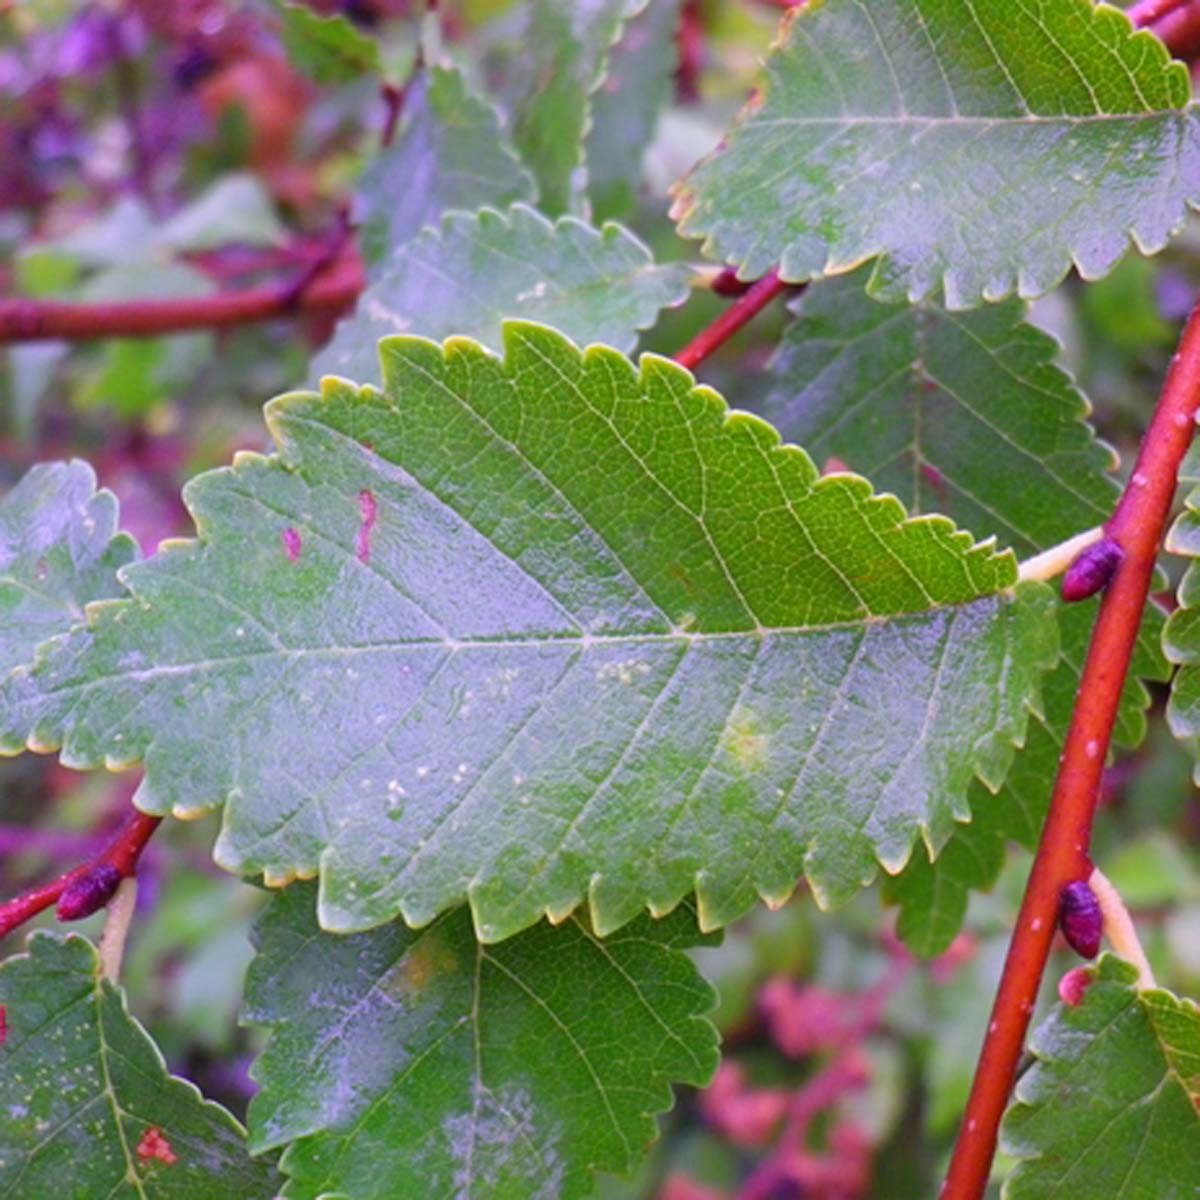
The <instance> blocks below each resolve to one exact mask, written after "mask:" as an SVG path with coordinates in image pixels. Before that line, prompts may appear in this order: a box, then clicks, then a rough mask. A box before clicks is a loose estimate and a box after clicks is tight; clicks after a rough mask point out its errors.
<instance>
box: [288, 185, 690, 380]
mask: <svg viewBox="0 0 1200 1200" xmlns="http://www.w3.org/2000/svg"><path fill="white" fill-rule="evenodd" d="M687 294H688V270H687V268H686V267H684V266H682V265H680V264H674V265H671V266H657V265H655V263H654V261H653V260H652V259H651V257H650V251H649V250H647V249H646V247H645V246H643V245H642V243H641V242H639V241H638V239H637V238H635V237H634V236H633V234H631V233H629V232H628V231H627V230H625V229H623V228H622V227H621V226H620V225H616V224H612V223H609V224H606V225H605V226H604V228H603V229H593V228H592V227H591V226H590V225H585V224H584V223H583V222H582V221H579V220H576V219H575V218H574V217H562V218H560V219H559V220H558V221H556V222H553V223H551V222H550V221H548V220H546V218H545V217H543V216H542V215H541V214H540V213H538V212H535V211H534V210H533V209H532V208H527V207H526V206H525V205H523V204H518V205H516V206H514V207H513V208H512V209H510V210H509V212H507V213H499V212H494V211H492V210H491V209H487V208H485V209H483V210H482V211H481V212H478V213H474V214H467V213H462V214H458V215H450V216H447V217H446V218H444V220H443V221H442V225H441V229H440V230H435V229H427V230H426V231H425V232H424V233H422V234H421V236H420V237H418V238H416V240H414V241H412V242H410V243H408V245H406V246H403V247H400V248H399V249H397V250H396V251H395V253H394V254H393V255H392V257H391V259H389V261H388V263H387V265H386V266H385V267H384V268H383V270H382V272H381V274H380V275H379V277H378V278H377V279H376V280H375V282H374V283H372V284H371V285H370V286H369V287H368V288H367V290H366V291H365V292H364V293H363V295H362V296H361V297H360V298H359V301H358V308H357V310H356V312H355V314H354V316H353V317H350V318H348V319H347V320H345V321H343V322H342V323H341V325H339V326H338V330H337V333H336V334H335V335H334V338H333V341H332V342H330V344H329V346H328V347H327V348H326V349H325V350H323V351H322V352H321V353H320V354H319V355H317V357H316V359H315V361H314V362H313V368H312V373H313V376H314V378H320V376H321V375H324V374H335V375H341V376H342V377H344V378H348V379H357V380H360V381H362V382H366V383H378V382H379V349H378V347H379V340H380V338H383V337H386V336H388V335H389V334H395V333H416V334H420V335H421V336H423V337H429V338H434V339H436V340H438V341H440V340H441V339H442V338H446V337H450V336H451V335H452V334H461V335H463V336H465V337H471V338H475V339H476V340H477V341H480V342H483V343H484V345H486V346H489V347H491V348H492V349H494V350H499V349H500V347H501V324H502V323H503V321H504V320H505V319H506V318H509V317H521V318H524V319H526V320H531V321H540V322H542V323H543V324H546V325H553V326H554V327H555V328H556V329H560V330H562V332H563V333H565V334H567V336H568V337H571V338H574V339H575V340H576V341H578V342H581V343H585V344H586V343H587V342H604V343H605V344H606V345H612V346H616V347H618V348H619V349H621V350H632V349H633V347H634V345H635V344H636V342H637V331H638V330H639V329H645V328H646V327H647V326H650V325H653V324H654V322H655V320H656V319H657V317H658V314H659V311H660V310H661V309H663V308H666V307H667V306H668V305H672V304H679V303H680V302H682V301H683V300H684V299H685V298H686V297H687Z"/></svg>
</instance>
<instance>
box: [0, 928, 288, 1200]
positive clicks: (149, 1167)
mask: <svg viewBox="0 0 1200 1200" xmlns="http://www.w3.org/2000/svg"><path fill="white" fill-rule="evenodd" d="M0 1006H3V1009H4V1012H5V1018H6V1024H7V1037H6V1039H5V1040H4V1042H3V1045H0V1111H2V1112H3V1113H4V1114H5V1115H4V1120H3V1121H0V1195H3V1196H5V1197H10V1196H11V1197H13V1198H14V1200H16V1198H17V1197H29V1198H30V1200H34V1198H35V1197H37V1198H38V1200H41V1198H42V1197H52V1196H53V1197H60V1196H61V1197H63V1198H64V1200H66V1198H68V1197H69V1198H70V1200H93V1198H96V1200H99V1198H100V1197H105V1198H106V1200H272V1197H273V1196H275V1195H276V1192H277V1189H278V1183H279V1179H278V1176H277V1174H276V1172H275V1169H274V1167H273V1166H271V1165H270V1163H269V1162H266V1161H263V1160H259V1161H254V1160H252V1159H251V1158H250V1156H249V1154H248V1152H247V1149H246V1135H245V1131H244V1130H243V1129H242V1128H241V1126H240V1125H238V1123H237V1121H235V1120H234V1119H233V1117H231V1116H230V1115H229V1114H228V1113H227V1112H226V1111H225V1110H224V1109H223V1108H221V1107H219V1106H218V1105H216V1104H213V1103H211V1102H209V1101H207V1100H205V1099H203V1098H202V1097H201V1095H200V1093H199V1092H198V1091H197V1090H196V1089H195V1087H193V1085H192V1084H190V1083H188V1082H187V1081H186V1080H183V1079H176V1078H175V1077H173V1076H171V1075H168V1074H167V1069H166V1065H165V1064H164V1062H163V1060H162V1055H161V1054H159V1052H158V1049H157V1047H156V1046H155V1045H154V1043H153V1042H152V1041H151V1040H150V1038H149V1036H148V1035H147V1033H146V1031H145V1030H144V1029H143V1028H142V1027H141V1026H140V1025H139V1024H138V1023H137V1022H136V1021H135V1020H134V1019H133V1018H132V1017H131V1016H130V1015H129V1013H128V1011H127V1010H126V1008H125V999H124V996H123V994H122V993H121V992H120V991H119V990H118V989H117V988H115V987H113V986H112V984H110V983H108V982H107V981H105V980H104V979H103V978H101V975H100V963H99V959H98V956H97V954H96V951H95V949H94V948H93V947H92V945H91V943H90V942H88V941H86V940H85V939H84V938H81V937H79V936H77V935H71V936H68V937H59V936H55V935H52V934H47V933H35V934H33V936H32V937H31V938H30V939H29V953H28V954H21V955H17V956H16V957H14V958H10V959H8V960H7V961H6V962H4V963H0ZM153 1131H157V1133H155V1132H153Z"/></svg>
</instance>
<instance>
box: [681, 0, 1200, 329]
mask: <svg viewBox="0 0 1200 1200" xmlns="http://www.w3.org/2000/svg"><path fill="white" fill-rule="evenodd" d="M1189 95H1190V88H1189V83H1188V75H1187V69H1186V68H1185V67H1184V66H1183V65H1182V64H1180V63H1171V62H1170V60H1169V58H1168V55H1167V52H1166V50H1165V49H1164V48H1163V46H1162V45H1161V43H1159V42H1158V41H1157V40H1156V39H1155V38H1154V37H1153V36H1152V35H1151V34H1149V33H1144V32H1143V33H1136V34H1135V33H1133V32H1132V30H1131V27H1130V24H1129V20H1128V18H1127V17H1125V16H1124V15H1123V14H1122V13H1120V12H1118V11H1116V10H1115V9H1112V8H1108V7H1106V6H1104V5H1098V6H1095V7H1093V5H1092V3H1091V0H1040V2H1039V3H1036V4H1032V3H1021V4H1013V3H1011V0H970V3H967V4H962V3H958V2H957V0H825V3H823V4H810V5H806V6H804V7H803V8H800V9H798V10H797V11H796V14H795V17H794V19H793V20H792V21H791V22H790V24H789V25H788V27H787V30H786V32H785V34H784V36H783V39H782V42H781V44H780V45H779V46H778V47H777V49H776V50H775V51H774V52H773V53H772V55H771V57H770V59H769V60H768V62H767V74H766V80H765V81H764V85H763V89H762V94H761V96H759V97H756V99H755V100H754V101H753V102H752V103H751V104H750V106H749V107H748V109H747V111H746V112H745V114H744V115H743V117H742V118H741V120H740V121H739V122H738V124H737V125H735V126H734V128H733V130H732V131H731V133H730V134H729V137H728V138H727V140H726V143H725V145H723V146H722V147H721V148H720V149H718V150H717V151H716V152H714V154H713V155H712V156H711V157H710V158H708V159H707V160H705V161H704V162H703V163H701V164H700V166H699V167H697V168H696V169H695V170H694V171H693V173H692V174H691V175H690V176H689V178H688V179H687V180H685V181H684V183H683V184H682V185H681V187H680V190H679V195H678V199H677V205H676V215H677V216H678V217H679V218H680V221H681V231H682V232H683V233H685V234H688V235H692V236H704V237H706V238H707V239H708V242H707V246H708V248H709V249H710V250H711V251H712V252H713V253H714V254H717V255H719V256H720V257H721V258H722V259H725V260H726V261H729V262H732V263H736V264H738V266H739V267H740V268H741V270H742V272H743V273H744V274H745V275H746V276H755V275H761V274H763V273H765V272H766V271H767V270H769V269H770V268H772V267H775V266H777V265H778V266H779V267H780V269H781V273H782V275H783V277H784V278H785V279H787V280H804V279H809V278H812V277H813V276H817V275H822V274H837V273H840V272H843V271H847V270H849V269H850V268H852V267H854V266H856V265H858V264H859V263H861V262H863V261H864V260H866V259H869V258H873V257H875V256H876V255H880V256H882V257H881V259H880V262H879V265H878V267H877V269H876V272H875V276H874V278H873V280H872V288H873V289H875V290H878V292H879V293H880V294H881V295H886V296H889V297H892V298H896V297H899V296H901V295H903V294H905V293H907V294H908V295H909V296H911V297H919V296H924V295H927V294H928V293H930V292H933V291H936V290H937V289H939V288H941V289H942V290H943V292H944V295H945V297H946V299H947V302H948V303H949V305H950V307H952V308H960V307H963V306H967V305H973V304H977V303H979V302H980V300H983V299H988V300H996V299H999V298H1000V297H1002V296H1005V295H1007V294H1009V293H1011V292H1012V291H1014V290H1017V291H1019V292H1020V294H1021V295H1025V296H1030V295H1037V294H1039V293H1041V292H1045V291H1047V290H1048V289H1049V288H1051V287H1053V286H1054V284H1055V283H1057V282H1058V280H1059V279H1061V278H1062V276H1063V275H1064V274H1065V273H1066V271H1067V269H1068V268H1069V267H1070V266H1071V264H1072V263H1074V264H1075V265H1076V266H1077V267H1078V268H1079V270H1080V272H1081V273H1082V274H1083V275H1084V276H1085V277H1087V278H1095V277H1097V276H1100V275H1103V274H1104V273H1105V272H1106V271H1108V270H1109V269H1110V268H1111V267H1112V266H1113V264H1114V263H1115V262H1116V261H1117V259H1118V258H1120V256H1121V255H1122V254H1123V253H1124V251H1125V249H1126V248H1127V246H1128V243H1129V241H1130V239H1133V240H1135V241H1136V242H1137V244H1138V246H1139V247H1140V248H1141V249H1143V250H1144V251H1147V252H1152V251H1155V250H1158V249H1160V248H1161V247H1162V246H1163V244H1164V243H1165V242H1166V240H1167V238H1168V237H1169V236H1170V235H1171V234H1172V233H1173V232H1174V231H1175V230H1176V229H1178V228H1179V227H1180V225H1181V224H1182V222H1183V219H1184V214H1185V208H1186V205H1187V204H1189V203H1191V202H1193V201H1194V200H1196V199H1200V152H1198V145H1197V138H1198V134H1197V118H1196V114H1195V111H1194V110H1193V109H1192V108H1191V107H1190V106H1189V104H1188V99H1189Z"/></svg>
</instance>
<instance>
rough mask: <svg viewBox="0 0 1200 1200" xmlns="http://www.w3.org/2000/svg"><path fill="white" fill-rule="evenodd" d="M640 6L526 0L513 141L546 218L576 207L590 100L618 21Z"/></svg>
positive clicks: (642, 0)
mask: <svg viewBox="0 0 1200 1200" xmlns="http://www.w3.org/2000/svg"><path fill="white" fill-rule="evenodd" d="M647 2H648V0H589V2H588V3H586V4H580V3H579V0H530V2H529V3H528V4H527V5H526V6H525V7H526V10H527V12H526V24H525V30H524V35H523V37H522V42H521V45H522V53H521V55H520V58H519V60H518V65H519V67H520V69H521V74H522V78H521V80H520V81H519V83H518V84H517V85H516V89H515V90H516V93H517V94H516V99H515V102H514V104H513V115H512V127H513V140H514V141H515V143H516V146H517V149H518V150H519V151H520V153H521V155H522V157H523V158H524V160H525V162H526V163H527V164H528V165H529V166H530V168H532V170H533V173H534V176H535V177H536V179H537V181H538V189H539V196H540V204H539V207H540V208H542V209H543V210H544V211H545V212H546V213H548V214H549V215H550V216H552V217H557V216H559V215H560V214H561V213H564V212H567V211H569V210H571V209H574V208H577V207H578V206H579V201H580V199H581V194H582V191H583V186H582V173H581V171H580V167H581V166H582V165H583V147H584V141H585V138H586V135H587V132H588V129H589V128H590V126H591V96H592V93H593V92H594V91H595V90H596V89H597V88H598V87H599V86H600V84H601V83H602V81H603V79H604V72H605V68H606V66H607V62H608V53H609V50H610V48H611V47H612V45H613V43H614V42H615V41H616V40H617V38H618V37H619V36H620V34H621V27H622V24H623V23H624V22H625V21H626V20H627V19H628V18H630V17H633V16H636V15H637V14H638V13H639V12H640V11H641V10H642V9H643V8H645V7H646V4H647Z"/></svg>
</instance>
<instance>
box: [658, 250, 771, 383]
mask: <svg viewBox="0 0 1200 1200" xmlns="http://www.w3.org/2000/svg"><path fill="white" fill-rule="evenodd" d="M789 286H790V285H789V284H786V283H784V282H783V281H782V280H781V279H780V278H779V272H778V271H772V272H771V273H770V274H769V275H764V276H763V277H762V278H761V279H760V280H759V281H758V282H757V283H756V284H754V285H753V286H752V287H751V288H750V289H749V290H748V291H747V292H746V293H745V294H744V295H743V296H740V297H739V298H738V299H737V300H736V301H735V302H734V303H733V304H731V305H730V306H729V307H728V308H727V309H726V310H725V311H724V312H723V313H722V314H721V315H720V316H719V317H718V318H717V319H716V320H715V321H714V322H713V323H712V324H711V325H709V326H707V327H706V328H704V329H702V330H700V332H699V333H698V334H696V336H695V337H694V338H692V340H691V341H690V342H688V344H687V345H686V346H684V348H683V349H682V350H680V352H679V353H678V354H677V355H675V361H676V362H677V363H678V364H679V365H680V366H681V367H687V368H688V370H689V371H690V370H694V369H695V368H696V367H697V366H698V365H699V364H700V363H702V362H703V361H704V360H705V359H706V358H707V357H708V356H709V355H710V354H712V353H713V351H714V350H716V349H717V348H718V347H720V346H722V345H724V344H725V343H726V342H727V341H728V340H729V339H730V338H731V337H733V335H734V334H735V333H737V331H738V330H739V329H741V327H742V326H743V325H745V324H746V322H747V321H749V320H750V319H751V318H752V317H754V316H756V315H757V314H758V313H760V312H761V311H762V310H763V309H764V308H766V306H767V305H768V304H770V303H771V301H772V300H774V299H775V297H776V296H778V295H779V294H780V293H781V292H784V291H787V289H788V287H789Z"/></svg>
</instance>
